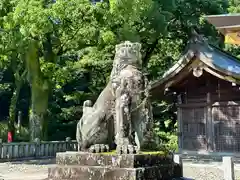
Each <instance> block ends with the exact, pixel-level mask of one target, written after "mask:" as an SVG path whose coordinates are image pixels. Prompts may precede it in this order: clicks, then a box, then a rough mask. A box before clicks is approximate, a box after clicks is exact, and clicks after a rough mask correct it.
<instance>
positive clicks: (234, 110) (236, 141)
mask: <svg viewBox="0 0 240 180" xmlns="http://www.w3.org/2000/svg"><path fill="white" fill-rule="evenodd" d="M212 116H213V123H214V140H215V150H216V151H218V152H240V106H219V107H213V108H212Z"/></svg>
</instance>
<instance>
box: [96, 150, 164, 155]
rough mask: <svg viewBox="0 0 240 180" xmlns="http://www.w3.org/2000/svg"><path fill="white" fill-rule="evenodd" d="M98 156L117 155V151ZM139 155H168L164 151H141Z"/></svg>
mask: <svg viewBox="0 0 240 180" xmlns="http://www.w3.org/2000/svg"><path fill="white" fill-rule="evenodd" d="M98 154H104V155H116V154H117V152H116V150H113V151H110V152H101V153H98ZM138 154H145V155H166V154H167V153H166V152H164V151H140V152H139V153H138Z"/></svg>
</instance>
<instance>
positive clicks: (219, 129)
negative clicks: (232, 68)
mask: <svg viewBox="0 0 240 180" xmlns="http://www.w3.org/2000/svg"><path fill="white" fill-rule="evenodd" d="M177 88H178V89H177V90H178V93H179V92H181V99H182V103H181V104H179V108H178V119H179V123H180V128H179V131H180V132H181V133H180V134H181V137H179V141H180V142H179V143H180V148H181V149H183V150H190V151H198V150H211V151H218V152H240V89H239V86H235V85H233V84H232V83H230V82H226V81H223V80H220V79H217V78H216V77H213V76H212V75H210V74H207V73H205V74H204V75H203V76H202V77H200V78H196V77H189V78H188V79H187V80H185V82H181V83H180V84H179V86H178V87H177Z"/></svg>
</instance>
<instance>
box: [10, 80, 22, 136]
mask: <svg viewBox="0 0 240 180" xmlns="http://www.w3.org/2000/svg"><path fill="white" fill-rule="evenodd" d="M21 81H22V80H20V82H18V83H16V89H15V90H14V92H13V95H12V98H11V104H10V108H9V124H8V129H9V132H11V133H12V137H13V140H14V135H15V119H16V106H17V101H18V97H19V94H20V90H21V87H22V82H21Z"/></svg>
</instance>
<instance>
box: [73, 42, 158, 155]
mask: <svg viewBox="0 0 240 180" xmlns="http://www.w3.org/2000/svg"><path fill="white" fill-rule="evenodd" d="M140 50H141V45H140V44H139V43H131V42H129V41H126V42H124V43H122V44H119V45H117V46H116V54H115V58H114V61H113V69H112V72H111V77H110V81H109V82H108V84H107V86H106V87H105V89H104V90H103V91H102V92H101V94H100V95H99V97H98V99H97V100H96V102H95V104H94V105H93V106H92V103H91V101H89V100H87V101H85V102H84V104H83V115H82V118H81V119H80V121H79V123H78V125H77V133H76V136H77V141H78V147H79V151H91V152H103V151H108V150H109V148H111V147H112V146H111V145H112V144H114V143H115V145H116V146H117V152H118V153H136V152H138V151H139V150H140V149H142V148H145V147H146V145H148V144H149V142H150V141H151V140H152V124H153V122H152V110H151V105H150V102H149V93H148V89H149V87H148V86H149V85H148V81H147V78H146V76H145V75H144V74H143V73H142V71H141V68H142V59H141V53H140Z"/></svg>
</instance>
